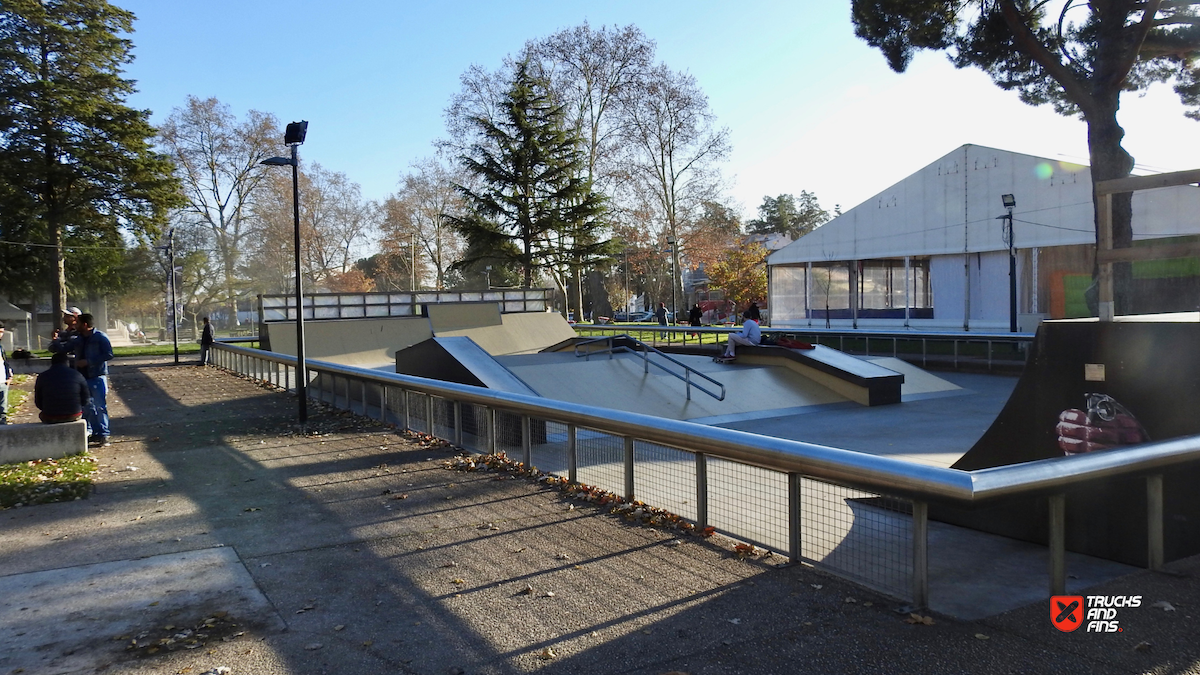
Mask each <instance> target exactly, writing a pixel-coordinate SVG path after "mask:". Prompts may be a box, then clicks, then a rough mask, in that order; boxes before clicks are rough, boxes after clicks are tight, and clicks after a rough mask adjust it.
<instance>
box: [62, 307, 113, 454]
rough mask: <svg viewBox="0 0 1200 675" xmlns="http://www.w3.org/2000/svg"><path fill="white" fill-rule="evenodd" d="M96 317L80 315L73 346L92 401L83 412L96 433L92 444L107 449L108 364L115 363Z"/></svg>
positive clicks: (89, 440)
mask: <svg viewBox="0 0 1200 675" xmlns="http://www.w3.org/2000/svg"><path fill="white" fill-rule="evenodd" d="M93 321H95V318H93V317H92V315H91V314H80V315H79V321H78V324H79V335H77V336H76V337H75V338H74V339H73V340H72V344H73V345H74V349H73V350H72V351H74V352H75V367H76V368H78V369H79V372H81V373H83V379H85V380H87V384H88V392H90V393H91V395H92V400H91V402H90V403H88V407H87V408H85V409H84V411H83V417H84V419H86V420H87V423H88V426H89V427H90V428H91V430H92V436H91V438H89V439H88V442H89V443H91V444H93V445H98V446H101V447H103V446H106V445H109V442H108V431H109V430H108V400H107V399H108V362H109V361H111V360H112V357H113V351H112V343H111V342H109V341H108V336H107V335H105V334H104V333H102V332H100V331H98V330H96V327H95V326H94V325H93V323H92V322H93Z"/></svg>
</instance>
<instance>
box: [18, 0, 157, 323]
mask: <svg viewBox="0 0 1200 675" xmlns="http://www.w3.org/2000/svg"><path fill="white" fill-rule="evenodd" d="M133 20H134V16H133V14H131V13H130V12H127V11H125V10H122V9H120V8H117V7H114V6H112V5H110V4H108V3H107V2H105V1H104V0H5V2H4V4H3V5H2V6H0V234H2V235H3V236H0V239H4V240H8V241H18V242H27V243H28V244H29V245H25V244H22V245H21V246H6V247H5V249H4V250H3V251H0V286H4V287H6V288H10V289H19V290H23V291H25V292H33V291H37V290H45V289H53V304H54V312H55V314H57V313H59V312H60V311H61V310H62V306H63V305H64V304H65V302H66V292H67V288H66V286H67V284H66V278H67V274H66V272H67V268H68V266H70V267H71V272H72V279H73V281H74V282H75V283H76V284H79V285H92V286H102V285H108V284H114V283H117V282H119V274H120V271H121V269H122V266H123V262H124V255H123V253H124V252H123V251H122V249H123V247H124V240H123V238H122V236H121V231H122V230H124V231H125V232H127V233H129V234H131V235H133V236H134V237H137V238H139V239H142V240H143V241H144V240H147V239H149V238H153V237H154V236H156V235H157V233H158V231H159V228H160V226H161V223H162V222H163V221H164V220H165V215H166V211H167V209H168V208H170V207H171V206H173V205H175V204H177V203H178V199H179V190H178V185H177V183H176V182H175V180H174V178H172V176H171V164H170V162H169V161H168V160H167V159H166V158H164V157H162V156H161V155H159V154H156V153H155V152H153V150H152V148H151V144H150V140H151V139H152V138H153V136H154V129H153V127H151V126H150V123H149V121H148V118H149V114H150V113H149V111H144V110H135V109H133V108H130V107H128V106H127V105H125V101H126V98H127V97H128V96H129V95H130V94H132V93H133V92H134V83H133V81H132V80H127V79H123V78H122V77H121V68H122V66H123V65H124V64H127V63H129V62H130V61H131V60H132V58H133V57H132V54H131V53H130V50H131V48H132V44H131V43H130V41H129V40H127V39H125V38H124V37H122V36H124V35H127V34H129V33H131V32H132V31H133ZM71 245H77V246H80V247H81V248H80V250H81V251H85V252H83V253H80V254H75V253H72V252H71V249H70V248H69V247H70V246H71ZM84 246H89V247H93V248H91V249H84V248H82V247H84ZM100 247H106V248H100ZM64 250H66V251H67V255H66V257H65V258H64ZM45 252H48V254H47V253H45ZM39 280H41V282H40V283H39Z"/></svg>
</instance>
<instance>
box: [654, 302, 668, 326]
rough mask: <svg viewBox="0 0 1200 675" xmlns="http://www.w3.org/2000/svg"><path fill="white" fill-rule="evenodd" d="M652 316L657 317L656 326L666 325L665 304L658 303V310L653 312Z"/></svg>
mask: <svg viewBox="0 0 1200 675" xmlns="http://www.w3.org/2000/svg"><path fill="white" fill-rule="evenodd" d="M654 316H656V317H658V325H660V326H665V325H667V303H665V302H660V303H658V309H656V310H655V311H654Z"/></svg>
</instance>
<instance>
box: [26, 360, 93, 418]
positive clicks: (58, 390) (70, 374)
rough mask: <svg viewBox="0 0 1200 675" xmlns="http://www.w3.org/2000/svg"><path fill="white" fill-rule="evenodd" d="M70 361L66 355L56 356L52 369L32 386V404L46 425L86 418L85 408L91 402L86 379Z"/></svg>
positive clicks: (52, 362) (51, 363)
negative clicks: (84, 415)
mask: <svg viewBox="0 0 1200 675" xmlns="http://www.w3.org/2000/svg"><path fill="white" fill-rule="evenodd" d="M67 360H68V359H67V353H66V352H57V353H55V354H54V355H53V356H51V357H50V368H49V369H48V370H46V371H45V372H43V373H42V374H41V375H38V378H37V381H36V382H34V383H33V404H34V405H35V406H37V409H38V410H40V411H41V412H39V413H38V418H39V419H41V420H42V421H43V422H45V423H46V424H61V423H62V422H74V421H75V420H77V419H79V418H80V417H83V409H84V408H86V407H87V404H88V403H90V402H91V400H92V396H91V394H90V393H88V384H87V380H85V379H83V375H82V374H81V373H80V372H79V371H78V370H75V369H74V368H72V367H71V366H70V364H68V363H67Z"/></svg>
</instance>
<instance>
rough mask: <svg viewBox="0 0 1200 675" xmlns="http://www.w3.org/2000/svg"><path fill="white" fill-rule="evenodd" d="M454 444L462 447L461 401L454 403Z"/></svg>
mask: <svg viewBox="0 0 1200 675" xmlns="http://www.w3.org/2000/svg"><path fill="white" fill-rule="evenodd" d="M454 444H455V445H457V446H458V447H460V448H461V447H462V446H463V427H462V401H455V402H454Z"/></svg>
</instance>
